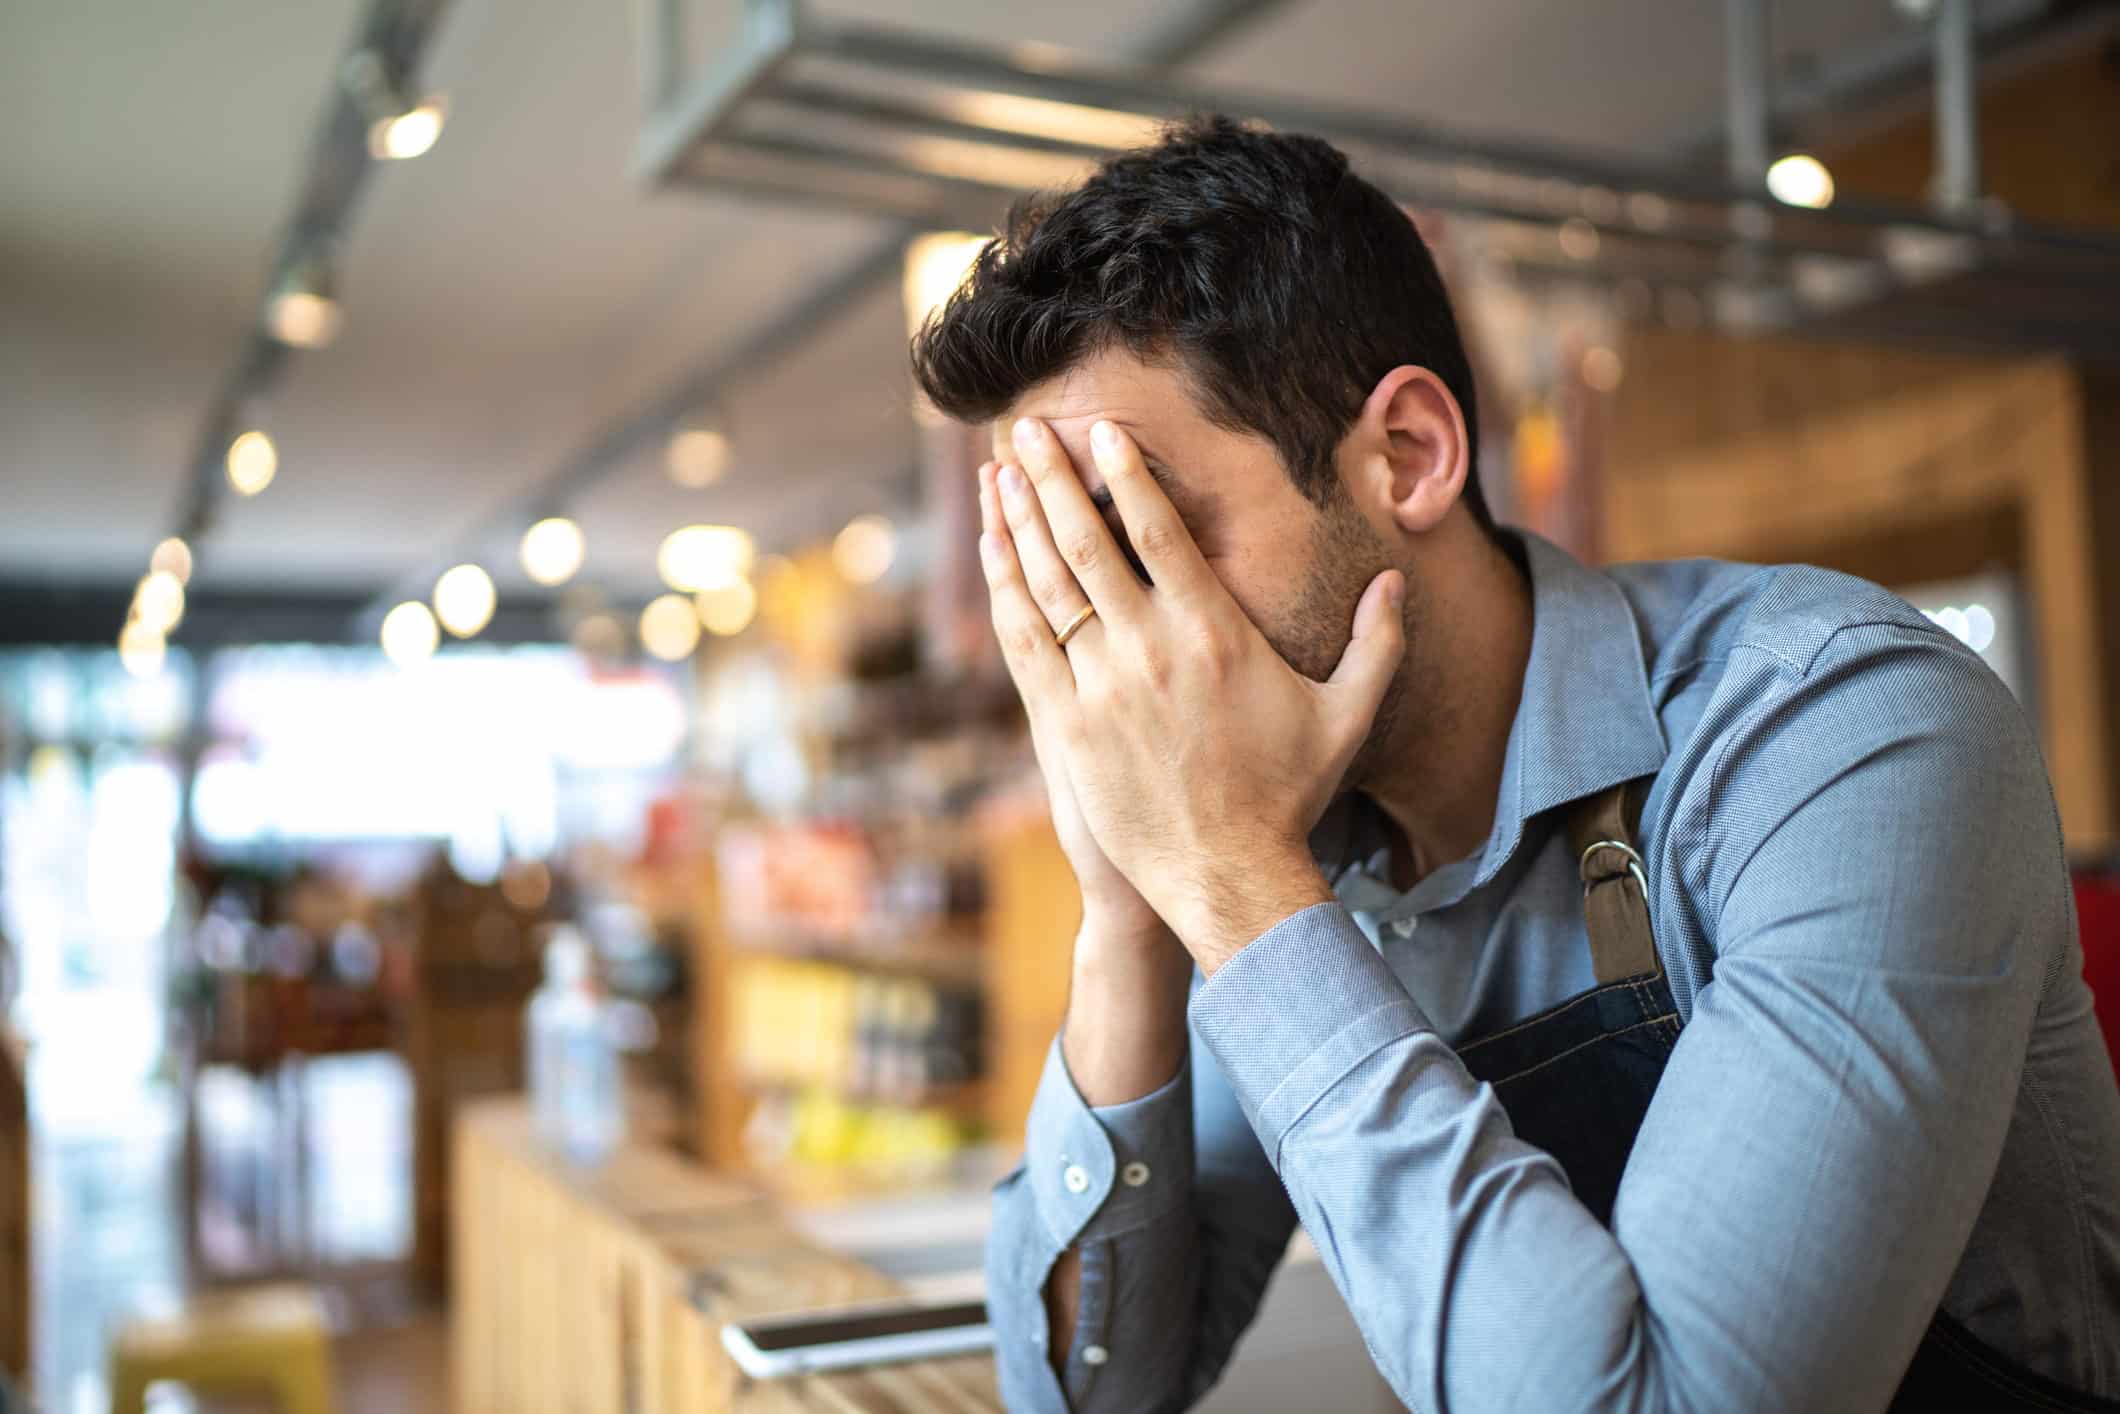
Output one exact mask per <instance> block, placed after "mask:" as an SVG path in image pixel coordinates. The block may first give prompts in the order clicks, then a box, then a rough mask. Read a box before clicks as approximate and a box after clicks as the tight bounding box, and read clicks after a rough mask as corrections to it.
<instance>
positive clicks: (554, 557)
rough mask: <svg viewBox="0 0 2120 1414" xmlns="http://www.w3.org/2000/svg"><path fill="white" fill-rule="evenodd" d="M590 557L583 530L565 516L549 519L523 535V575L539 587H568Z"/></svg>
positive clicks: (549, 517)
mask: <svg viewBox="0 0 2120 1414" xmlns="http://www.w3.org/2000/svg"><path fill="white" fill-rule="evenodd" d="M587 553H588V544H587V542H586V541H585V540H584V539H583V538H582V528H581V527H580V526H578V525H576V524H575V523H574V522H573V521H571V520H568V519H567V518H566V517H565V516H548V517H546V518H545V519H544V520H541V521H539V522H538V523H537V524H535V525H533V526H531V527H530V528H529V529H528V530H526V531H524V532H523V548H522V556H523V573H524V574H527V575H529V576H530V578H532V579H533V580H536V581H537V582H538V583H539V584H546V585H551V584H565V583H566V582H567V581H568V580H570V579H572V578H574V576H575V574H576V573H578V572H579V571H580V569H581V567H582V559H583V557H584V556H585V555H586V554H587Z"/></svg>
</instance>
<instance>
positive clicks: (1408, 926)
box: [1391, 917, 1421, 938]
mask: <svg viewBox="0 0 2120 1414" xmlns="http://www.w3.org/2000/svg"><path fill="white" fill-rule="evenodd" d="M1420 926H1421V920H1420V919H1418V918H1412V917H1407V918H1394V919H1392V920H1391V931H1392V932H1394V933H1396V934H1398V935H1399V936H1400V937H1402V938H1410V937H1412V936H1413V933H1414V930H1415V929H1416V928H1419V927H1420Z"/></svg>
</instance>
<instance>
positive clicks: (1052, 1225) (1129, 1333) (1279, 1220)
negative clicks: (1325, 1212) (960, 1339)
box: [987, 1037, 1295, 1414]
mask: <svg viewBox="0 0 2120 1414" xmlns="http://www.w3.org/2000/svg"><path fill="white" fill-rule="evenodd" d="M1199 1060H1200V1057H1199V1056H1198V1055H1197V1054H1195V1055H1194V1056H1193V1057H1192V1058H1191V1059H1188V1061H1187V1062H1186V1063H1185V1064H1184V1065H1183V1066H1181V1067H1180V1069H1179V1072H1178V1074H1177V1075H1175V1076H1174V1077H1172V1079H1171V1080H1170V1081H1169V1082H1167V1083H1166V1084H1164V1085H1163V1086H1161V1087H1160V1088H1158V1089H1156V1090H1154V1091H1152V1092H1150V1093H1149V1094H1147V1095H1143V1096H1141V1097H1140V1098H1138V1099H1135V1100H1130V1101H1127V1102H1126V1103H1124V1104H1118V1105H1104V1106H1097V1107H1094V1108H1092V1107H1091V1106H1090V1105H1088V1104H1087V1103H1085V1102H1084V1100H1083V1099H1082V1096H1081V1093H1080V1092H1079V1091H1078V1090H1077V1089H1076V1088H1075V1084H1074V1081H1073V1079H1072V1077H1070V1076H1069V1074H1068V1072H1067V1062H1066V1060H1065V1058H1064V1057H1063V1055H1062V1053H1061V1047H1060V1040H1059V1038H1058V1037H1055V1038H1054V1041H1053V1044H1052V1048H1051V1049H1050V1051H1049V1052H1048V1053H1047V1056H1046V1062H1045V1069H1044V1072H1043V1074H1042V1075H1041V1077H1040V1080H1039V1086H1038V1092H1037V1095H1036V1098H1035V1099H1034V1100H1033V1101H1032V1105H1031V1113H1030V1118H1029V1122H1028V1125H1027V1127H1026V1132H1025V1139H1024V1157H1023V1162H1022V1163H1021V1164H1020V1165H1019V1166H1018V1167H1017V1168H1016V1169H1015V1170H1014V1171H1013V1172H1011V1173H1010V1174H1009V1175H1008V1176H1007V1177H1005V1178H1004V1179H1002V1180H1001V1182H1000V1183H999V1184H997V1185H996V1187H995V1208H994V1225H993V1232H992V1235H991V1237H990V1238H989V1241H988V1247H987V1307H988V1311H989V1316H990V1319H991V1320H992V1323H993V1325H994V1331H995V1348H996V1364H997V1367H998V1370H999V1374H1000V1380H1001V1387H1002V1393H1003V1395H1004V1397H1005V1398H1006V1400H1007V1402H1008V1407H1009V1408H1010V1409H1012V1410H1031V1411H1061V1410H1073V1411H1077V1414H1089V1411H1095V1410H1123V1411H1127V1414H1139V1411H1147V1410H1161V1409H1182V1408H1184V1407H1186V1406H1188V1405H1190V1404H1191V1403H1193V1402H1194V1401H1196V1400H1197V1399H1198V1398H1199V1397H1200V1396H1201V1395H1202V1394H1203V1393H1205V1391H1206V1390H1207V1388H1208V1387H1210V1386H1211V1385H1212V1384H1213V1382H1214V1380H1215V1379H1216V1378H1217V1377H1218V1376H1219V1374H1220V1373H1221V1371H1222V1369H1223V1367H1224V1366H1225V1365H1226V1363H1227V1361H1228V1359H1229V1356H1230V1353H1231V1351H1232V1349H1233V1348H1234V1346H1235V1344H1236V1341H1237V1339H1238V1337H1239V1336H1240V1335H1241V1334H1242V1332H1243V1331H1244V1329H1245V1328H1246V1326H1248V1325H1249V1323H1250V1321H1251V1319H1252V1317H1253V1315H1254V1314H1255V1313H1256V1311H1257V1308H1258V1302H1259V1299H1260V1296H1261V1295H1262V1294H1263V1292H1264V1290H1265V1287H1266V1283H1267V1281H1268V1279H1269V1278H1270V1277H1271V1275H1272V1272H1273V1269H1274V1267H1275V1265H1276V1264H1277V1263H1278V1262H1279V1260H1280V1257H1281V1254H1282V1252H1283V1251H1284V1250H1285V1248H1286V1247H1287V1243H1288V1238H1289V1235H1290V1233H1291V1232H1292V1231H1293V1230H1294V1225H1295V1213H1294V1210H1293V1208H1291V1207H1290V1206H1289V1203H1288V1200H1287V1196H1286V1194H1285V1193H1283V1192H1282V1190H1281V1187H1280V1181H1279V1179H1278V1178H1276V1177H1275V1176H1274V1173H1273V1170H1272V1168H1271V1167H1270V1166H1269V1165H1268V1164H1267V1163H1266V1160H1265V1156H1264V1154H1263V1152H1261V1151H1260V1149H1259V1147H1258V1142H1257V1140H1256V1139H1255V1138H1254V1137H1253V1136H1252V1134H1251V1131H1250V1128H1249V1126H1248V1125H1247V1124H1245V1122H1244V1120H1243V1117H1242V1115H1241V1114H1240V1113H1239V1112H1238V1111H1237V1109H1236V1106H1235V1103H1234V1100H1233V1097H1232V1095H1231V1092H1230V1089H1229V1087H1228V1085H1227V1084H1226V1082H1224V1081H1223V1079H1222V1077H1221V1076H1220V1074H1219V1073H1218V1072H1216V1071H1215V1069H1214V1067H1213V1065H1212V1062H1208V1063H1207V1064H1206V1065H1205V1067H1204V1068H1202V1067H1200V1066H1199V1064H1198V1062H1199ZM1196 1160H1197V1162H1196ZM1070 1246H1074V1247H1077V1248H1078V1249H1079V1252H1080V1258H1081V1286H1080V1297H1079V1300H1078V1303H1077V1307H1076V1320H1075V1329H1074V1332H1073V1335H1072V1337H1071V1340H1070V1343H1069V1348H1068V1350H1067V1351H1066V1352H1065V1353H1066V1360H1065V1364H1064V1367H1063V1368H1064V1372H1065V1377H1064V1380H1063V1379H1062V1378H1061V1377H1060V1376H1056V1374H1055V1373H1054V1369H1053V1364H1052V1360H1051V1358H1050V1352H1049V1351H1048V1349H1047V1344H1046V1342H1047V1338H1048V1337H1047V1320H1046V1313H1045V1302H1044V1292H1045V1285H1046V1281H1047V1279H1048V1278H1049V1276H1050V1275H1051V1272H1052V1268H1053V1264H1054V1262H1055V1261H1056V1260H1057V1259H1058V1258H1059V1256H1060V1254H1061V1253H1062V1252H1064V1251H1066V1250H1067V1248H1069V1247H1070Z"/></svg>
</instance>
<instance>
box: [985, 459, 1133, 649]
mask: <svg viewBox="0 0 2120 1414" xmlns="http://www.w3.org/2000/svg"><path fill="white" fill-rule="evenodd" d="M1070 475H1072V473H1070ZM994 483H995V487H996V489H997V490H998V491H999V493H1000V498H1001V514H1002V517H1003V518H1004V519H1005V520H1007V522H1008V539H1009V540H1011V541H1012V542H1013V548H1014V550H1015V554H1016V558H1017V560H1018V562H1019V563H1020V564H1021V566H1022V573H1023V579H1024V582H1025V583H1026V584H1027V585H1028V586H1029V589H1030V595H1031V598H1032V599H1033V600H1034V601H1035V602H1036V604H1037V606H1038V608H1039V609H1040V610H1041V611H1042V612H1043V613H1044V615H1045V623H1046V631H1047V634H1048V636H1050V635H1052V634H1057V633H1058V632H1059V631H1060V630H1061V629H1063V628H1066V627H1067V626H1068V625H1069V624H1071V623H1073V622H1074V621H1075V619H1076V617H1077V616H1078V615H1080V614H1081V612H1082V610H1083V608H1084V607H1085V606H1086V605H1088V604H1089V603H1091V602H1092V601H1091V599H1090V598H1089V596H1087V595H1085V594H1084V593H1083V592H1082V584H1081V581H1079V580H1077V579H1076V578H1075V571H1074V570H1072V569H1070V568H1069V567H1068V563H1067V561H1066V560H1064V559H1062V558H1061V555H1060V551H1059V549H1058V547H1056V546H1055V545H1054V544H1053V534H1052V530H1051V528H1050V527H1048V526H1047V525H1046V522H1045V513H1044V511H1043V510H1042V509H1041V508H1040V505H1039V502H1038V495H1037V493H1036V492H1035V491H1034V490H1032V488H1031V483H1030V479H1029V478H1028V477H1027V476H1025V475H1024V472H1023V468H1021V467H1019V466H1016V465H1014V464H1013V463H1009V464H1004V465H1003V466H1001V467H1000V469H999V470H998V471H996V472H995V474H994ZM1077 489H1079V488H1077ZM1113 553H1114V554H1116V553H1117V551H1116V550H1115V551H1114V552H1113ZM1099 611H1100V612H1101V611H1102V608H1101V606H1100V607H1099ZM1095 627H1096V621H1095V620H1094V619H1093V620H1091V621H1090V622H1089V623H1087V624H1084V625H1083V626H1082V628H1081V629H1080V630H1079V631H1078V632H1084V633H1086V632H1089V631H1091V630H1093V629H1094V628H1095ZM1073 641H1074V640H1073V639H1070V640H1069V642H1073Z"/></svg>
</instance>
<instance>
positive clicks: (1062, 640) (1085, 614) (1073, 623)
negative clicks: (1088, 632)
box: [1053, 604, 1097, 648]
mask: <svg viewBox="0 0 2120 1414" xmlns="http://www.w3.org/2000/svg"><path fill="white" fill-rule="evenodd" d="M1095 617H1097V606H1096V605H1095V604H1084V605H1083V606H1082V612H1080V613H1078V614H1076V615H1075V616H1074V617H1073V618H1071V619H1069V620H1068V621H1067V627H1066V628H1064V629H1061V630H1060V631H1059V632H1058V633H1056V634H1054V635H1053V642H1054V644H1056V645H1057V646H1059V647H1061V648H1065V647H1067V641H1068V640H1069V639H1070V638H1073V637H1074V636H1075V634H1076V633H1077V632H1079V631H1080V630H1081V628H1082V625H1084V624H1086V623H1088V622H1089V621H1090V620H1091V619H1093V618H1095Z"/></svg>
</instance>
